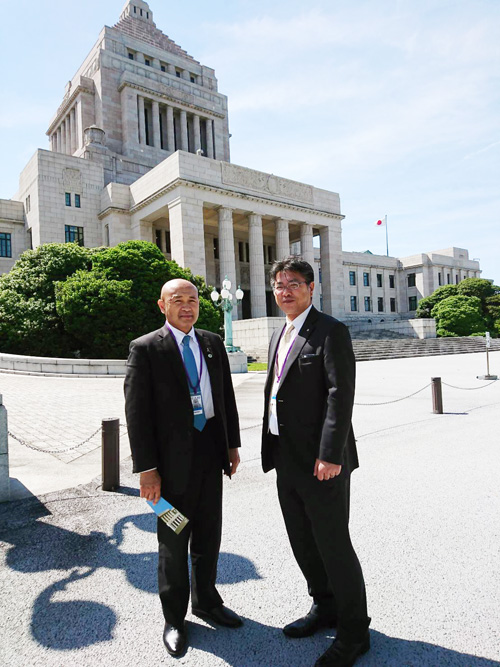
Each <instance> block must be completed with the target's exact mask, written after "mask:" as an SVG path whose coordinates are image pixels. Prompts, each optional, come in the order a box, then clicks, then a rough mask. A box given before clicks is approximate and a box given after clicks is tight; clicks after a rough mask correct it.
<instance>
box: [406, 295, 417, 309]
mask: <svg viewBox="0 0 500 667" xmlns="http://www.w3.org/2000/svg"><path fill="white" fill-rule="evenodd" d="M408 310H417V297H416V296H410V297H409V298H408Z"/></svg>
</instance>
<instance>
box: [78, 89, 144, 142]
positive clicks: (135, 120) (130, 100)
mask: <svg viewBox="0 0 500 667" xmlns="http://www.w3.org/2000/svg"><path fill="white" fill-rule="evenodd" d="M120 96H121V107H122V144H123V153H124V154H125V155H127V153H128V149H129V148H134V147H137V144H138V143H139V115H138V114H139V112H138V107H139V102H138V99H137V91H135V90H134V89H133V88H129V87H128V86H125V88H123V90H122V92H121V93H120ZM79 106H80V115H82V110H81V107H82V105H81V104H80V105H79ZM82 121H83V115H82Z"/></svg>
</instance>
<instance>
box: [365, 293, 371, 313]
mask: <svg viewBox="0 0 500 667" xmlns="http://www.w3.org/2000/svg"><path fill="white" fill-rule="evenodd" d="M371 309H372V300H371V298H370V297H369V296H365V311H366V312H367V313H369V312H371Z"/></svg>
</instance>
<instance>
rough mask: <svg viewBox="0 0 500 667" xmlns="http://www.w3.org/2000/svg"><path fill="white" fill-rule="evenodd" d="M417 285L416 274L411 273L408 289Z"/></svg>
mask: <svg viewBox="0 0 500 667" xmlns="http://www.w3.org/2000/svg"><path fill="white" fill-rule="evenodd" d="M416 284H417V283H416V274H415V273H409V274H408V287H415V285H416ZM440 284H441V283H440Z"/></svg>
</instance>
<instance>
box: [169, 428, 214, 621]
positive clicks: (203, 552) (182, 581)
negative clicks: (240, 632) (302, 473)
mask: <svg viewBox="0 0 500 667" xmlns="http://www.w3.org/2000/svg"><path fill="white" fill-rule="evenodd" d="M213 422H214V420H213V419H211V420H209V421H208V422H207V424H206V426H205V428H204V429H203V431H201V432H198V431H195V436H194V453H193V465H192V470H191V476H190V479H189V483H188V486H187V488H186V491H185V492H184V493H182V494H179V495H174V496H171V497H168V498H166V500H168V501H169V502H170V503H171V504H172V505H173V506H174V507H176V508H177V509H178V510H179V511H181V512H182V513H183V514H184V515H185V516H187V517H188V519H189V523H188V524H187V526H186V527H185V528H184V530H183V531H182V532H181V533H180V534H179V535H176V534H175V533H174V531H173V530H171V529H170V528H169V527H168V526H166V525H165V523H164V522H163V521H161V520H160V519H159V520H158V542H159V559H158V588H159V593H160V600H161V604H162V608H163V615H164V617H165V621H166V622H167V623H171V624H172V625H174V626H175V627H182V624H183V622H184V617H185V615H186V611H187V608H188V602H189V592H190V585H189V571H188V543H189V542H190V553H191V605H192V607H193V608H194V609H203V610H205V611H207V610H210V609H212V608H213V607H215V606H217V605H219V604H222V598H221V596H220V595H219V593H218V592H217V590H216V588H215V581H216V578H217V560H218V558H219V548H220V541H221V529H222V453H221V451H220V448H219V447H218V446H217V443H216V440H215V438H214V437H213V432H214V431H215V429H214V424H213Z"/></svg>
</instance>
